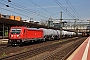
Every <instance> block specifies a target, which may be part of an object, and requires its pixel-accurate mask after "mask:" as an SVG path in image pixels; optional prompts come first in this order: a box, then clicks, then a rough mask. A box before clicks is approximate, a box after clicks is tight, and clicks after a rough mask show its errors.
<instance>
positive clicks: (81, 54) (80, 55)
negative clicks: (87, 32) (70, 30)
mask: <svg viewBox="0 0 90 60" xmlns="http://www.w3.org/2000/svg"><path fill="white" fill-rule="evenodd" d="M66 60H90V37H88V38H87V39H86V40H85V41H84V42H83V43H82V44H81V45H80V46H79V47H78V48H77V49H76V50H75V51H74V52H73V53H72V54H71V55H70V56H69V57H68V58H67V59H66Z"/></svg>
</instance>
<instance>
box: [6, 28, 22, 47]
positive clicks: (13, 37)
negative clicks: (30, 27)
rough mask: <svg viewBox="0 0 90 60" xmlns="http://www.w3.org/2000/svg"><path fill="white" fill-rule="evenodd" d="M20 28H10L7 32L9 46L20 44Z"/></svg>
mask: <svg viewBox="0 0 90 60" xmlns="http://www.w3.org/2000/svg"><path fill="white" fill-rule="evenodd" d="M22 30H23V29H22V28H21V27H12V28H11V29H10V31H9V41H8V43H10V44H15V45H16V44H17V43H18V44H20V42H22V34H23V33H22V32H23V31H22Z"/></svg>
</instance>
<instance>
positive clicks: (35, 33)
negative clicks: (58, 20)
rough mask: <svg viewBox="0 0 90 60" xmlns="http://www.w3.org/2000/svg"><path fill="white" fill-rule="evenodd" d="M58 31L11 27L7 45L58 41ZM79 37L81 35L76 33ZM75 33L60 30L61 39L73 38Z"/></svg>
mask: <svg viewBox="0 0 90 60" xmlns="http://www.w3.org/2000/svg"><path fill="white" fill-rule="evenodd" d="M60 33H61V32H60V30H54V29H46V28H27V27H23V26H14V27H11V29H10V31H9V40H8V44H10V45H17V44H19V45H22V44H24V43H27V42H34V41H47V40H55V39H60ZM78 35H79V36H81V35H82V33H78ZM74 36H76V33H75V32H70V31H64V30H62V38H67V37H74Z"/></svg>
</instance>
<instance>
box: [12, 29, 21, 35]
mask: <svg viewBox="0 0 90 60" xmlns="http://www.w3.org/2000/svg"><path fill="white" fill-rule="evenodd" d="M20 32H21V28H12V29H11V34H20Z"/></svg>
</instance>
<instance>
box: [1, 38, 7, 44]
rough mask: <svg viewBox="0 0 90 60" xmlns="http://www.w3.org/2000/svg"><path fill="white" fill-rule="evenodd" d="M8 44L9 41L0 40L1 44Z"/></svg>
mask: <svg viewBox="0 0 90 60" xmlns="http://www.w3.org/2000/svg"><path fill="white" fill-rule="evenodd" d="M7 43H8V39H0V44H7Z"/></svg>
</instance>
